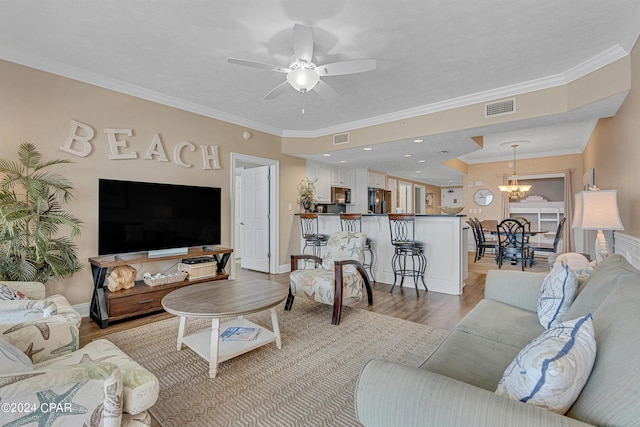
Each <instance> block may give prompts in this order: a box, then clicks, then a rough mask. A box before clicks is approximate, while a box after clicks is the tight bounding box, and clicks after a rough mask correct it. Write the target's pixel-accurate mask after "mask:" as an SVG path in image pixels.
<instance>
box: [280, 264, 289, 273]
mask: <svg viewBox="0 0 640 427" xmlns="http://www.w3.org/2000/svg"><path fill="white" fill-rule="evenodd" d="M290 272H291V264H280V266H279V267H278V274H284V273H290Z"/></svg>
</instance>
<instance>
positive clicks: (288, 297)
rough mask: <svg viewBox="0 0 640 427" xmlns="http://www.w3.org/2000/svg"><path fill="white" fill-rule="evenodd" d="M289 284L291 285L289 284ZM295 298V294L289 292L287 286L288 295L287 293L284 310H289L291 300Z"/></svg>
mask: <svg viewBox="0 0 640 427" xmlns="http://www.w3.org/2000/svg"><path fill="white" fill-rule="evenodd" d="M289 286H291V285H289ZM294 299H295V296H294V295H293V294H292V293H291V288H289V295H287V302H285V303H284V309H285V310H286V311H289V310H291V306H292V305H293V300H294Z"/></svg>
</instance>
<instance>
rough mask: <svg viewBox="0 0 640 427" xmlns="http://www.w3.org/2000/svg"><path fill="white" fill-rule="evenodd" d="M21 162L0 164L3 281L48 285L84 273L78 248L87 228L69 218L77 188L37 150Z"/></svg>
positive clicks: (26, 149)
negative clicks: (65, 206)
mask: <svg viewBox="0 0 640 427" xmlns="http://www.w3.org/2000/svg"><path fill="white" fill-rule="evenodd" d="M18 159H19V161H18V162H15V161H11V160H5V159H0V174H1V175H2V176H1V179H0V280H26V281H37V282H42V283H45V282H46V281H48V280H50V279H54V280H60V279H63V278H65V277H68V276H71V275H72V274H73V273H76V272H78V271H80V270H81V269H82V264H80V262H79V261H78V257H77V255H76V246H75V244H74V242H73V240H74V239H75V238H77V237H78V236H79V235H80V228H81V226H82V222H81V221H80V220H79V219H78V218H76V217H74V216H73V215H70V214H69V213H67V212H65V211H64V210H63V209H62V203H66V202H69V201H70V200H71V199H72V197H73V196H72V193H71V192H72V190H73V187H72V186H71V183H70V182H69V181H68V180H67V179H65V178H64V177H62V176H61V175H59V174H57V173H54V172H51V171H49V169H50V168H51V167H52V166H56V165H59V164H65V163H71V162H70V161H69V160H64V159H56V160H49V161H44V160H43V159H42V155H41V154H40V153H39V152H38V150H37V149H36V147H35V145H33V144H31V143H28V142H25V143H23V144H21V145H20V147H19V149H18Z"/></svg>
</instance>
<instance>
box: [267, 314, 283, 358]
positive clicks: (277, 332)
mask: <svg viewBox="0 0 640 427" xmlns="http://www.w3.org/2000/svg"><path fill="white" fill-rule="evenodd" d="M270 311H271V324H272V325H273V334H274V335H275V336H276V347H278V350H280V349H281V348H282V338H281V337H280V325H279V324H278V314H277V313H276V309H275V307H271V309H270Z"/></svg>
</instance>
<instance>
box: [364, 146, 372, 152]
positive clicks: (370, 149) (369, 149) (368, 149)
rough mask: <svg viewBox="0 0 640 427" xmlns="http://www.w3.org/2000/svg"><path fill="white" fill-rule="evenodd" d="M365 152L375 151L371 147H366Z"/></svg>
mask: <svg viewBox="0 0 640 427" xmlns="http://www.w3.org/2000/svg"><path fill="white" fill-rule="evenodd" d="M363 150H364V151H372V150H373V148H371V147H364V148H363Z"/></svg>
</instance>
